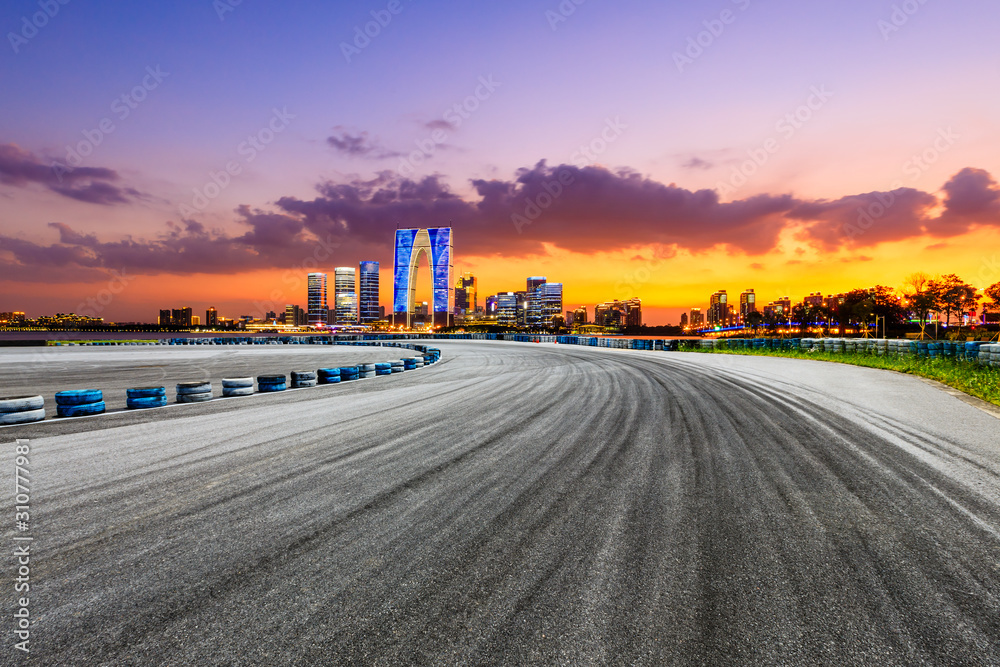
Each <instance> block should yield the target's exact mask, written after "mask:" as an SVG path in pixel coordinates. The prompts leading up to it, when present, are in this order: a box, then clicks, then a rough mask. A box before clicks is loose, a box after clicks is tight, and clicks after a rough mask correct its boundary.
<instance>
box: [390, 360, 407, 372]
mask: <svg viewBox="0 0 1000 667" xmlns="http://www.w3.org/2000/svg"><path fill="white" fill-rule="evenodd" d="M389 367H390V368H391V369H392V370H391V372H392V373H402V372H403V371H404V370H406V369H405V368H404V367H403V360H402V359H399V360H397V361H390V362H389Z"/></svg>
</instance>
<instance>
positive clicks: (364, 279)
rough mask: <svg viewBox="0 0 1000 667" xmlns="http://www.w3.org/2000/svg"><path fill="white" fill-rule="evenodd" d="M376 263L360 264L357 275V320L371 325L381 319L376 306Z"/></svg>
mask: <svg viewBox="0 0 1000 667" xmlns="http://www.w3.org/2000/svg"><path fill="white" fill-rule="evenodd" d="M378 268H379V266H378V262H361V272H360V273H359V274H358V277H359V283H358V320H359V321H360V322H361V324H371V323H372V322H378V321H379V320H380V319H381V315H380V314H379V306H378Z"/></svg>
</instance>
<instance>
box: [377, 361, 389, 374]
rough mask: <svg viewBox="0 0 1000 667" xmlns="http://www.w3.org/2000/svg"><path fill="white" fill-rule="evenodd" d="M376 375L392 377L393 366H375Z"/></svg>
mask: <svg viewBox="0 0 1000 667" xmlns="http://www.w3.org/2000/svg"><path fill="white" fill-rule="evenodd" d="M375 375H392V364H375Z"/></svg>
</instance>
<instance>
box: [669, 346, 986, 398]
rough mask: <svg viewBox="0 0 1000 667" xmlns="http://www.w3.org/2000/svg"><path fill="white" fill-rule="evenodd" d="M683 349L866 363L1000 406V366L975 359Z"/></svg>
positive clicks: (848, 353)
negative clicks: (994, 366)
mask: <svg viewBox="0 0 1000 667" xmlns="http://www.w3.org/2000/svg"><path fill="white" fill-rule="evenodd" d="M681 351H683V352H701V353H704V354H736V355H743V356H754V357H786V358H788V359H812V360H813V361H831V362H833V363H837V364H849V365H851V366H864V367H866V368H881V369H883V370H889V371H898V372H900V373H908V374H910V375H917V376H919V377H924V378H927V379H929V380H937V381H938V382H940V383H941V384H946V385H948V386H949V387H952V388H954V389H958V390H959V391H964V392H965V393H966V394H969V395H971V396H975V397H976V398H981V399H983V400H984V401H988V402H990V403H993V404H994V405H998V406H1000V369H997V368H993V367H992V366H985V365H982V364H979V363H976V362H973V361H961V360H957V359H953V358H948V357H938V358H937V359H931V358H929V357H918V356H915V355H891V354H887V355H884V356H878V355H877V354H868V353H857V352H820V351H803V350H766V349H758V350H753V349H737V350H729V349H714V348H700V347H692V348H685V347H682V348H681Z"/></svg>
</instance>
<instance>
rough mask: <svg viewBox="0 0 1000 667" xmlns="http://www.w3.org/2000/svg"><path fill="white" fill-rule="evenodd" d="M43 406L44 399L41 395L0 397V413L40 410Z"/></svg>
mask: <svg viewBox="0 0 1000 667" xmlns="http://www.w3.org/2000/svg"><path fill="white" fill-rule="evenodd" d="M44 407H45V399H44V398H42V397H41V396H6V397H4V398H0V413H3V414H8V413H11V412H28V411H31V410H41V409H42V408H44Z"/></svg>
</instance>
